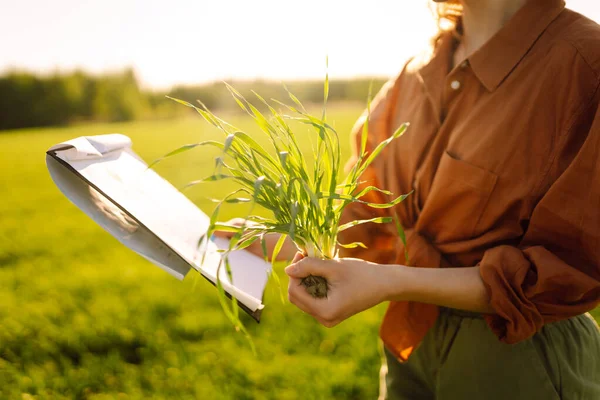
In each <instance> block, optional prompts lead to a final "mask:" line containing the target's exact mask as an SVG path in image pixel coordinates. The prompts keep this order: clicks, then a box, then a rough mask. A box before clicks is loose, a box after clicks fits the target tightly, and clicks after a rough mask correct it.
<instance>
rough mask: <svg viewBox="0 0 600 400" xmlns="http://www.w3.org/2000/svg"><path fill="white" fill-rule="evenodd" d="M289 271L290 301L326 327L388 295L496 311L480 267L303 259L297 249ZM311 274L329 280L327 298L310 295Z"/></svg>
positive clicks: (422, 301)
mask: <svg viewBox="0 0 600 400" xmlns="http://www.w3.org/2000/svg"><path fill="white" fill-rule="evenodd" d="M285 272H286V274H288V275H289V277H290V283H289V287H288V298H289V300H290V302H292V303H293V304H295V305H296V306H297V307H298V308H300V309H301V310H302V311H304V312H306V313H308V314H310V315H312V316H313V317H315V319H316V320H317V321H319V322H320V323H321V324H322V325H325V326H326V327H332V326H335V325H337V324H339V323H340V322H342V321H343V320H345V319H346V318H349V317H351V316H352V315H354V314H358V313H359V312H361V311H364V310H366V309H368V308H371V307H373V306H375V305H377V304H379V303H381V302H383V301H389V300H393V301H417V302H420V303H427V304H436V305H439V306H444V307H451V308H457V309H460V310H467V311H475V312H479V313H482V314H491V313H494V309H493V308H492V306H491V304H490V298H489V295H488V293H487V290H486V288H485V286H484V284H483V281H482V279H481V276H480V273H479V267H464V268H413V267H406V266H404V265H384V264H374V263H370V262H367V261H363V260H358V259H355V258H340V259H337V260H319V259H316V258H303V257H302V255H301V254H299V253H298V254H296V256H295V257H294V260H293V261H292V264H291V265H290V266H288V267H287V268H286V269H285ZM308 275H315V276H322V277H323V278H325V279H327V282H328V283H329V291H328V294H327V297H326V298H323V299H317V298H314V297H312V296H311V295H310V294H308V292H307V291H306V288H305V287H304V286H303V285H302V284H301V281H302V278H304V277H306V276H308Z"/></svg>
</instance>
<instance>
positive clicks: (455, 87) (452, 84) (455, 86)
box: [450, 81, 460, 90]
mask: <svg viewBox="0 0 600 400" xmlns="http://www.w3.org/2000/svg"><path fill="white" fill-rule="evenodd" d="M450 87H451V88H452V89H453V90H458V89H460V82H459V81H452V82H450Z"/></svg>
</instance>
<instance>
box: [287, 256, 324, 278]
mask: <svg viewBox="0 0 600 400" xmlns="http://www.w3.org/2000/svg"><path fill="white" fill-rule="evenodd" d="M296 258H298V257H297V256H296V257H294V260H296ZM324 263H325V261H324V260H319V259H317V258H308V257H307V258H305V257H302V258H300V259H299V260H297V261H296V262H293V263H292V264H290V265H289V266H288V267H287V268H286V269H285V273H286V274H288V276H290V277H292V278H304V277H305V276H308V275H319V276H323V277H325V273H326V272H327V268H325V266H324V265H323V264H324Z"/></svg>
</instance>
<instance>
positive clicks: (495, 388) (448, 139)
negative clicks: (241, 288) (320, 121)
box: [286, 0, 600, 399]
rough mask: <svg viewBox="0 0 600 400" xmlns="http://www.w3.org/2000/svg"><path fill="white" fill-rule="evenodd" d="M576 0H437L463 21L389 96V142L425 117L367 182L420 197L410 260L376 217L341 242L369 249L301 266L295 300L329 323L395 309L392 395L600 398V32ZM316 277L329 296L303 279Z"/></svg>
mask: <svg viewBox="0 0 600 400" xmlns="http://www.w3.org/2000/svg"><path fill="white" fill-rule="evenodd" d="M438 2H439V3H444V2H443V1H441V0H440V1H438ZM564 6H565V4H564V2H563V1H562V0H461V1H460V2H453V3H450V2H446V4H439V5H438V6H437V8H438V11H439V12H440V17H441V18H445V19H446V20H448V21H451V22H454V27H453V28H452V29H450V30H448V31H444V32H441V33H440V35H439V38H438V39H437V40H436V43H435V46H434V49H433V51H432V54H431V55H430V56H428V57H427V58H423V59H413V60H411V61H410V62H409V63H408V64H407V65H406V66H405V68H404V69H403V71H402V72H401V74H400V75H399V76H398V77H397V78H396V79H395V80H393V81H391V82H390V83H389V84H388V85H386V86H385V87H384V88H383V89H382V91H381V92H380V93H379V94H378V96H377V97H376V99H375V101H374V103H373V111H372V114H371V119H370V124H369V137H370V141H371V143H370V145H374V144H376V143H377V142H380V141H381V140H383V139H385V138H386V137H387V136H388V135H390V134H391V133H392V132H394V130H395V128H397V127H398V126H399V125H400V124H401V123H402V122H405V121H409V122H410V123H411V126H410V128H409V129H408V131H407V132H406V133H405V135H404V136H402V137H401V138H400V139H399V140H396V141H395V142H393V143H392V145H390V148H389V149H388V150H386V152H385V153H384V154H383V155H382V156H381V157H379V159H378V160H377V163H376V164H375V165H374V166H373V167H372V168H371V169H370V170H369V171H368V172H367V173H366V174H365V176H363V180H364V181H365V184H366V185H375V186H377V187H381V188H385V189H388V190H391V191H392V192H393V193H396V194H400V193H408V192H410V191H411V190H414V192H413V194H411V196H410V197H409V198H408V199H407V200H406V201H404V202H403V203H401V204H400V205H399V206H398V207H397V209H396V210H395V211H396V212H397V213H398V215H399V216H400V218H401V220H402V222H403V224H404V226H405V228H407V229H406V231H407V232H406V234H407V246H406V247H407V250H408V255H409V257H408V260H405V259H404V253H405V251H404V248H403V246H402V243H401V242H400V241H399V240H398V238H397V236H396V235H395V229H394V228H393V227H391V226H390V227H389V228H388V227H385V226H381V225H376V224H371V226H368V225H361V226H357V227H355V228H352V229H351V230H347V231H346V232H347V234H346V235H344V237H343V238H342V239H341V241H342V242H354V241H361V242H363V243H365V244H366V245H367V246H368V250H362V249H358V250H345V251H344V252H343V253H342V254H341V255H342V256H343V257H352V258H341V259H339V260H336V261H322V260H316V259H310V258H304V259H302V257H301V256H296V258H295V259H294V262H293V263H292V264H291V265H290V266H289V267H287V269H286V273H287V274H288V275H289V276H290V284H289V299H290V301H291V302H292V303H294V304H295V305H297V306H298V307H299V308H301V309H302V310H304V311H305V312H307V313H309V314H311V315H313V316H314V317H315V318H316V319H317V320H318V321H319V322H320V323H322V324H323V325H325V326H334V325H336V324H337V323H339V322H340V321H343V320H344V319H346V318H348V317H350V316H352V315H354V314H356V313H358V312H361V311H363V310H365V309H368V308H370V307H372V306H375V305H377V304H379V303H381V302H383V301H390V302H391V303H390V306H389V308H388V311H387V313H386V316H385V318H384V321H383V324H382V326H381V331H380V335H381V338H382V339H383V342H384V345H385V350H386V357H387V375H386V377H385V380H384V385H385V386H386V388H387V398H390V399H434V398H435V399H509V398H510V399H558V398H564V399H600V333H599V331H598V327H597V325H595V323H594V321H593V320H592V319H591V317H590V316H589V315H588V314H586V312H587V311H589V310H591V309H593V308H594V307H596V306H597V305H598V304H599V302H600V113H599V112H598V110H599V106H600V91H599V89H598V88H599V83H600V27H599V26H598V25H596V24H595V23H593V22H591V21H590V20H588V19H586V18H585V17H583V16H581V15H579V14H576V13H574V12H572V11H570V10H567V9H565V8H564ZM360 131H361V124H360V123H359V124H357V127H356V129H355V132H360ZM357 137H358V138H359V137H360V135H357ZM371 193H374V192H371ZM370 200H372V201H383V200H385V199H377V198H371V199H370ZM374 213H375V211H374V210H373V209H368V208H363V207H361V206H356V205H354V206H353V207H352V208H349V209H348V212H347V213H346V215H345V218H347V219H363V218H368V217H372V216H374V215H373V214H374ZM409 263H410V265H411V266H416V267H421V268H413V267H407V266H406V264H409ZM309 274H312V275H320V276H323V277H325V278H326V279H327V280H328V281H329V283H330V285H331V287H330V291H329V295H328V297H327V298H326V299H314V298H312V297H311V296H310V295H308V294H307V293H306V291H305V290H304V288H303V287H302V286H301V285H299V282H300V279H301V278H302V277H305V276H307V275H309ZM384 392H385V390H384Z"/></svg>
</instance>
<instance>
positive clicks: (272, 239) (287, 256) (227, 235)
mask: <svg viewBox="0 0 600 400" xmlns="http://www.w3.org/2000/svg"><path fill="white" fill-rule="evenodd" d="M227 223H228V224H230V225H235V226H242V225H243V224H244V219H243V218H234V219H232V220H229V221H228V222H227ZM234 234H235V233H234V232H225V231H215V236H217V237H220V238H224V239H231V238H232V237H233V235H234ZM280 237H281V235H279V234H277V233H271V234H268V235H265V244H266V245H267V257H268V258H269V260H271V258H273V250H274V249H275V245H276V244H277V241H278V240H279V238H280ZM245 250H247V251H249V252H250V253H252V254H254V255H257V256H259V257H261V258H262V257H263V249H262V245H261V244H260V240H257V241H255V242H254V243H252V244H251V245H250V246H248V247H247V248H246V249H245ZM296 251H297V249H296V246H294V243H293V242H292V240H291V239H290V238H286V240H285V242H284V243H283V246H282V247H281V250H280V251H279V254H278V255H277V260H275V261H289V260H291V259H292V258H293V257H294V254H295V252H296Z"/></svg>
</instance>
